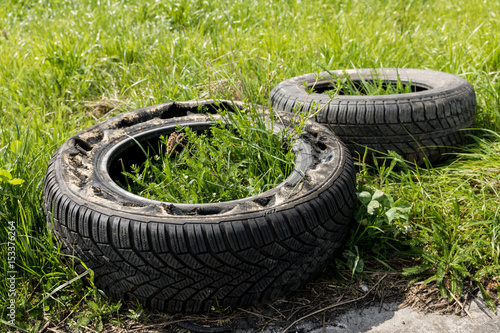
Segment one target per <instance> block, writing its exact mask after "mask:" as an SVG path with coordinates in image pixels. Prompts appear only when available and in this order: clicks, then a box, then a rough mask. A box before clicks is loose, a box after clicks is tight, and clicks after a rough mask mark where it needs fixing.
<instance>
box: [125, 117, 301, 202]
mask: <svg viewBox="0 0 500 333" xmlns="http://www.w3.org/2000/svg"><path fill="white" fill-rule="evenodd" d="M219 113H222V114H223V117H224V118H223V119H225V120H219V121H215V124H214V125H212V126H211V127H210V129H209V130H205V131H203V132H198V131H193V130H192V129H191V128H189V127H178V128H177V130H176V131H175V132H173V133H172V134H170V135H168V136H161V137H160V142H159V147H158V148H157V149H156V150H154V151H156V152H158V153H156V154H151V153H150V151H153V150H150V151H148V152H146V151H145V153H146V160H145V162H144V163H142V164H141V165H132V166H131V171H124V172H123V174H124V176H125V180H124V182H125V183H123V181H122V183H121V185H122V187H123V188H125V189H127V190H128V191H130V192H132V193H134V194H137V195H140V196H143V197H146V198H149V199H154V200H160V201H167V202H175V203H192V204H194V203H211V202H221V201H229V200H236V199H242V198H245V197H249V196H252V195H256V194H259V193H262V192H264V191H267V190H269V189H271V188H273V187H275V186H276V185H278V184H279V183H281V182H283V181H284V180H285V179H286V178H287V177H288V175H289V174H290V173H291V171H292V170H293V167H294V154H293V152H292V151H291V150H290V149H288V142H287V138H286V136H285V132H284V131H281V132H280V133H278V134H273V133H272V128H269V129H268V128H266V123H265V121H263V120H261V119H259V120H257V119H258V118H257V117H258V116H257V117H255V116H254V117H253V120H252V118H250V117H248V115H247V114H245V113H242V112H237V113H228V112H226V111H224V110H219Z"/></svg>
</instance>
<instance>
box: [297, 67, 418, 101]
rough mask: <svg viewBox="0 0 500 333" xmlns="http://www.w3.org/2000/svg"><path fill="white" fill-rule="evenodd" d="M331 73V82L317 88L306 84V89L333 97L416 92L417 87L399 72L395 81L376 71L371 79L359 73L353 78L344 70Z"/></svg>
mask: <svg viewBox="0 0 500 333" xmlns="http://www.w3.org/2000/svg"><path fill="white" fill-rule="evenodd" d="M329 74H330V75H331V76H332V77H333V79H331V80H330V82H329V84H328V85H327V86H326V87H325V86H323V87H321V88H316V89H315V85H316V83H315V84H314V85H313V86H312V88H309V87H308V86H307V84H306V89H307V91H308V92H310V93H323V94H327V95H329V96H330V97H331V98H332V99H334V96H336V95H344V96H375V95H396V94H407V93H410V92H415V91H416V87H414V86H412V84H411V81H410V82H408V83H404V82H403V81H401V78H400V77H399V74H398V76H397V79H396V81H395V82H393V81H389V80H384V79H383V78H381V77H380V75H378V73H376V72H372V75H371V77H372V78H370V79H365V78H363V76H362V75H359V74H358V78H356V79H352V78H351V76H350V75H349V74H348V73H346V72H345V71H344V73H343V74H342V75H336V74H334V73H330V72H329Z"/></svg>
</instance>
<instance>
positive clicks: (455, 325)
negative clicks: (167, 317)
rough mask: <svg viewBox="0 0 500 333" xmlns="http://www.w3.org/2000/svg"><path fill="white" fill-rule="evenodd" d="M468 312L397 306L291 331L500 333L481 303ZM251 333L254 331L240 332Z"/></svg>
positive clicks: (499, 320)
mask: <svg viewBox="0 0 500 333" xmlns="http://www.w3.org/2000/svg"><path fill="white" fill-rule="evenodd" d="M467 310H468V311H469V313H470V314H471V315H472V318H470V317H469V316H465V317H459V316H456V315H440V314H433V313H431V314H424V313H421V312H419V311H417V310H415V309H412V308H401V309H398V304H397V303H387V304H384V305H383V307H382V308H380V307H379V306H372V307H365V308H355V309H350V310H348V311H346V312H344V313H343V314H341V315H338V316H336V317H334V318H333V317H332V318H325V325H324V326H323V322H322V320H321V321H319V320H318V321H312V320H309V321H305V322H303V323H298V324H297V325H296V326H294V327H292V328H290V329H289V330H288V331H287V332H290V333H306V332H307V333H361V332H367V333H382V332H383V333H392V332H394V333H395V332H398V333H400V332H412V333H420V332H422V333H423V332H425V333H443V332H446V333H455V332H457V333H458V332H460V333H468V332H471V333H500V316H499V315H498V313H493V312H492V311H491V310H490V309H488V307H487V306H486V304H485V303H484V302H483V301H482V300H481V299H475V300H474V301H472V302H471V304H470V305H469V306H468V308H467ZM285 328H286V327H270V328H267V329H265V330H258V332H263V333H278V332H283V330H284V329H285ZM236 332H238V333H250V332H255V331H254V330H252V331H250V330H237V331H236Z"/></svg>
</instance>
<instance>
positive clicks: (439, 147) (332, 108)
mask: <svg viewBox="0 0 500 333" xmlns="http://www.w3.org/2000/svg"><path fill="white" fill-rule="evenodd" d="M330 73H332V74H333V76H332V75H330ZM345 73H346V74H347V75H349V77H350V78H351V79H352V80H353V82H355V83H356V82H360V77H361V78H363V79H364V80H368V81H370V80H371V79H373V76H374V74H375V76H377V77H378V78H381V79H383V80H384V81H386V82H388V83H389V82H394V83H395V82H397V79H398V75H399V77H400V79H401V81H402V82H403V83H405V84H407V83H409V82H411V85H412V87H413V88H414V89H415V90H416V91H415V92H411V93H405V94H397V95H378V96H344V95H339V96H337V97H336V98H335V99H333V100H331V101H330V98H329V96H328V95H327V94H322V93H321V92H322V91H325V90H328V89H331V84H330V82H331V81H332V80H333V79H334V78H335V77H341V76H342V75H343V74H344V71H339V70H337V71H331V72H329V73H328V72H323V73H320V75H319V77H320V79H319V81H317V82H316V76H315V75H314V74H306V75H302V76H297V77H294V78H291V79H288V80H286V81H283V82H281V83H279V84H278V85H277V86H276V87H274V89H273V90H272V91H271V96H270V97H271V105H272V106H273V107H274V108H275V109H277V110H284V111H288V112H291V111H294V110H297V108H298V107H299V106H300V107H301V110H302V111H310V110H311V107H312V106H314V105H316V107H317V109H319V108H321V107H323V106H325V105H326V106H325V107H324V108H323V109H321V111H319V112H318V114H317V115H316V117H315V120H316V121H317V122H319V123H322V124H326V125H327V126H329V127H330V129H332V130H333V131H334V132H335V134H336V135H338V136H339V137H340V138H341V139H342V140H343V141H344V142H345V143H346V144H347V146H348V148H349V150H350V151H351V153H352V155H353V157H355V158H356V156H358V157H359V156H363V154H364V153H365V150H366V148H365V147H368V148H369V149H370V151H371V152H373V153H374V155H375V156H376V155H377V153H376V152H381V153H384V154H385V153H387V152H389V151H395V152H396V153H398V154H399V155H401V156H402V157H403V158H404V159H406V160H408V161H411V162H416V163H417V164H422V163H423V162H424V158H427V159H428V160H429V161H430V162H431V163H433V162H440V161H443V160H444V159H446V158H447V157H449V154H450V153H453V152H455V151H456V148H457V147H461V146H464V145H466V144H467V143H468V142H469V136H468V134H469V133H470V131H466V130H465V129H470V128H473V127H474V124H475V116H476V97H475V92H474V89H473V87H472V86H471V85H470V84H469V82H467V81H466V80H465V79H462V78H460V77H458V76H456V75H452V74H448V73H442V72H436V71H430V70H419V69H393V68H389V69H377V70H371V69H356V70H347V71H345ZM304 82H305V83H306V84H307V86H308V87H310V88H311V87H313V86H314V89H315V91H317V93H312V94H308V93H307V92H306V89H305V87H304V85H303V83H304ZM317 109H316V110H317Z"/></svg>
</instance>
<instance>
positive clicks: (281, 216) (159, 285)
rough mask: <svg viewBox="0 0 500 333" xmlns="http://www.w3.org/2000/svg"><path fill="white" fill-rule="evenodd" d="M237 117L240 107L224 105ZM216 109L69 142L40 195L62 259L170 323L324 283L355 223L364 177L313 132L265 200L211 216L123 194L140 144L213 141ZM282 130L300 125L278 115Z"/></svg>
mask: <svg viewBox="0 0 500 333" xmlns="http://www.w3.org/2000/svg"><path fill="white" fill-rule="evenodd" d="M220 103H221V106H222V107H225V108H227V109H229V110H231V109H232V110H234V108H235V107H238V108H243V104H241V103H230V102H225V101H222V102H220ZM200 105H201V106H203V107H205V108H206V109H209V110H208V111H210V110H214V111H215V110H217V106H216V105H215V103H214V102H212V101H203V102H198V103H197V102H178V103H177V102H176V103H166V104H162V105H158V106H153V107H147V108H143V109H140V110H136V111H132V112H129V113H125V114H122V115H119V116H116V117H114V118H111V119H109V120H107V121H104V122H102V123H100V124H97V125H95V126H93V127H90V128H88V129H86V130H84V131H82V132H80V133H78V134H77V135H75V136H73V137H72V138H70V139H69V140H68V141H66V142H65V143H64V144H63V145H62V146H61V147H60V148H59V149H58V150H57V151H56V153H55V154H54V156H53V157H52V159H51V161H50V163H49V166H48V170H47V174H46V178H45V183H44V188H43V199H44V210H45V214H46V216H47V221H48V223H49V224H50V227H51V228H52V229H53V232H54V234H55V236H56V238H57V239H58V240H59V241H60V242H61V243H62V247H63V249H65V251H66V252H67V253H71V254H73V253H74V255H75V256H76V257H78V258H79V259H80V260H82V261H83V263H85V265H86V266H87V267H89V268H91V269H92V270H93V271H94V278H95V280H94V283H95V284H96V286H97V287H98V288H100V289H102V290H103V291H104V292H105V293H106V294H107V295H109V296H110V297H113V298H117V299H123V300H131V301H135V300H139V301H140V302H141V303H142V304H143V305H144V306H146V307H150V308H154V309H157V310H160V311H168V312H200V311H208V310H210V309H211V307H213V306H214V307H216V306H221V307H231V308H233V309H235V308H238V307H244V306H248V305H251V304H254V303H257V302H263V301H266V300H270V299H273V298H276V297H278V296H280V295H282V294H284V293H286V292H288V291H291V290H294V289H296V288H298V287H299V286H301V285H303V284H304V283H305V282H306V281H308V280H309V279H311V278H312V277H314V276H315V275H316V274H318V273H319V272H320V271H321V270H322V268H323V267H325V265H326V264H327V263H328V262H329V260H330V259H331V258H332V256H333V255H334V254H335V253H336V251H338V250H339V249H340V248H341V247H342V245H343V244H344V242H345V239H346V237H347V234H348V231H349V228H350V226H351V223H352V221H353V209H354V197H355V172H354V167H353V163H352V160H351V157H350V154H349V152H348V151H347V149H346V148H345V147H344V145H343V144H342V143H341V142H340V140H338V139H337V138H336V137H335V136H334V135H332V133H331V132H330V131H329V130H328V129H327V128H325V127H324V126H321V125H318V124H316V123H314V122H310V123H308V124H307V126H306V131H305V132H304V133H303V134H302V135H301V136H300V137H299V138H297V140H296V142H295V144H293V147H292V149H293V151H294V152H295V156H296V163H295V169H294V171H293V172H292V174H291V175H290V176H289V177H288V178H287V179H286V180H285V181H284V182H283V183H281V184H280V185H279V186H277V187H275V188H273V189H271V190H269V191H266V192H264V193H261V194H259V195H256V196H252V197H248V198H244V199H240V200H234V201H227V202H220V203H211V204H177V203H175V204H174V203H167V202H159V201H154V200H149V199H146V198H142V197H139V196H137V195H134V194H132V193H130V192H127V191H125V190H123V189H122V188H121V187H119V186H118V185H117V184H116V183H115V182H114V180H113V179H114V178H115V177H119V173H120V171H121V165H122V162H124V163H125V164H126V165H127V164H128V163H137V162H138V160H137V157H138V156H141V155H142V156H143V154H142V153H141V152H140V151H138V145H137V142H139V143H141V144H144V143H151V142H155V140H158V137H159V136H160V135H168V134H170V133H172V132H173V131H175V129H176V126H177V125H183V126H184V125H185V126H190V127H191V128H192V129H195V130H204V129H207V128H209V126H210V125H211V124H212V123H213V118H214V117H215V118H217V115H216V114H213V115H210V116H209V115H207V114H201V113H197V110H198V109H199V107H200ZM278 115H279V118H278V119H277V120H276V121H275V125H274V126H275V128H278V129H288V130H290V129H289V128H290V125H291V121H292V119H291V118H290V116H289V114H287V113H279V114H278Z"/></svg>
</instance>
